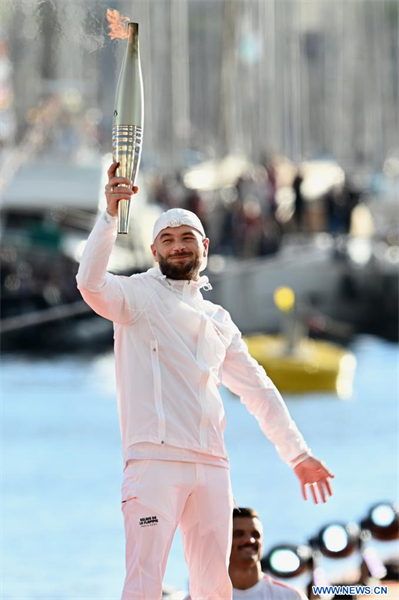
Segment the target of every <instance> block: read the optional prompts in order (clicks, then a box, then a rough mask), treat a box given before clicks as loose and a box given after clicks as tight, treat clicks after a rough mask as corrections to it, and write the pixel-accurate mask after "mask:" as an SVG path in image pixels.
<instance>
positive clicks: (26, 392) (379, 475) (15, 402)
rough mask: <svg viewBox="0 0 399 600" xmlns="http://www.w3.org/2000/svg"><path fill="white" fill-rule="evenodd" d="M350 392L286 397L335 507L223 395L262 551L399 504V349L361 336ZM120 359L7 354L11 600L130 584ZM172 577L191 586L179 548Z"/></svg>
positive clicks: (5, 449) (6, 588)
mask: <svg viewBox="0 0 399 600" xmlns="http://www.w3.org/2000/svg"><path fill="white" fill-rule="evenodd" d="M352 349H353V351H354V353H355V355H356V357H357V360H358V369H357V374H356V380H355V386H354V396H353V398H352V400H350V401H349V402H341V401H339V400H337V398H336V397H335V396H333V395H329V394H323V395H301V396H286V400H287V404H288V406H289V409H290V411H291V414H292V415H293V417H294V419H295V420H296V422H297V424H298V426H299V427H300V429H301V431H302V432H303V434H304V435H305V438H306V439H307V441H308V443H309V445H310V446H311V447H312V449H313V451H314V453H315V454H317V455H318V456H320V457H321V458H323V460H325V462H326V463H327V464H328V466H329V467H330V468H331V469H332V470H333V471H334V472H335V474H336V480H335V482H334V491H335V495H334V497H333V498H332V499H331V500H330V501H329V502H328V504H327V505H323V506H314V505H312V504H310V503H305V502H303V501H302V499H301V496H300V491H299V486H298V484H297V481H296V479H295V477H294V476H293V474H292V473H291V472H290V469H289V468H287V467H286V466H285V465H284V464H283V463H282V462H281V461H280V459H279V458H278V456H277V454H276V453H275V450H274V448H273V447H272V446H271V444H270V443H269V442H268V441H267V440H266V439H265V438H264V436H263V434H262V433H261V431H260V430H259V428H258V425H257V423H256V421H255V419H254V418H253V417H251V416H250V415H249V414H248V413H247V411H246V410H245V408H244V407H243V406H242V405H241V404H240V402H239V401H238V400H237V399H236V398H233V397H232V396H231V395H230V394H229V393H228V392H224V398H225V407H226V413H227V419H228V422H227V431H226V444H227V447H228V450H229V454H230V458H231V463H232V481H233V489H234V495H235V498H236V500H237V502H238V504H239V505H245V506H253V507H255V508H256V509H257V510H258V511H259V513H260V515H261V517H262V520H263V522H264V526H265V538H266V539H265V542H266V549H267V547H269V546H271V545H272V544H273V543H276V542H279V541H283V540H285V541H292V542H302V541H304V540H306V539H307V538H308V537H309V536H310V535H312V534H314V533H316V531H317V530H318V528H320V526H322V525H323V524H324V523H325V522H327V521H329V520H331V519H339V520H341V521H342V520H343V521H347V520H356V521H357V520H359V519H360V518H362V517H363V516H364V513H365V512H366V509H367V508H368V506H369V505H370V504H372V503H373V502H376V501H378V500H381V499H382V500H384V499H387V500H396V494H397V488H398V458H397V457H398V445H397V428H398V410H397V399H398V361H397V351H398V346H397V345H395V344H389V343H387V342H384V341H381V340H378V339H375V338H371V337H359V338H358V339H357V341H356V343H355V344H354V345H353V348H352ZM114 386H115V381H114V367H113V356H112V353H107V354H104V355H101V356H95V357H87V356H85V357H81V356H75V357H55V358H53V359H51V360H50V359H49V358H38V359H32V358H31V357H30V358H27V357H22V356H20V357H18V356H15V355H14V356H11V355H6V356H3V373H2V398H3V401H2V419H1V421H2V430H3V432H2V433H3V442H2V471H3V476H2V479H3V481H2V519H1V520H2V546H3V552H4V558H3V574H2V577H1V579H2V588H3V589H2V594H3V595H2V596H1V597H2V598H3V599H4V600H17V599H18V600H21V599H29V600H31V599H32V600H33V599H40V600H57V599H61V598H62V599H64V600H72V599H73V600H77V599H78V598H79V599H83V598H85V599H87V600H88V599H92V600H94V599H95V600H99V599H102V600H104V599H118V598H119V596H120V592H121V587H122V583H123V577H124V536H123V522H122V514H121V512H120V509H119V506H120V504H119V502H120V483H121V474H122V460H121V445H120V440H119V429H118V422H117V412H116V402H115V391H114ZM165 582H166V583H169V584H172V585H175V586H176V587H179V588H181V589H186V588H187V570H186V566H185V563H184V559H183V555H182V549H181V541H180V538H179V536H176V539H175V542H174V544H173V546H172V551H171V555H170V558H169V564H168V568H167V573H166V577H165Z"/></svg>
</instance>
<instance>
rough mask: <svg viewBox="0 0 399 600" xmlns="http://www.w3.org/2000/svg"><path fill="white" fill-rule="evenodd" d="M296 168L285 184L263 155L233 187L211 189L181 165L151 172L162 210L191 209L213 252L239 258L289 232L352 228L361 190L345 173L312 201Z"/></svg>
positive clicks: (269, 247) (257, 253) (262, 250)
mask: <svg viewBox="0 0 399 600" xmlns="http://www.w3.org/2000/svg"><path fill="white" fill-rule="evenodd" d="M292 168H293V169H294V173H293V175H292V176H291V181H289V183H288V184H287V181H284V182H280V181H279V179H281V178H280V177H279V176H278V173H277V169H276V168H275V166H274V165H273V162H266V161H263V162H262V163H260V164H258V165H254V166H252V167H251V168H250V169H248V170H247V172H245V173H243V174H241V175H240V176H239V177H238V178H237V179H236V181H235V183H234V185H232V186H231V187H230V188H228V189H221V190H212V191H200V190H196V189H191V188H189V187H187V185H186V184H185V177H184V172H183V171H177V172H175V173H170V174H167V175H164V176H155V177H153V179H152V182H151V184H150V189H149V196H150V198H152V200H153V201H154V202H155V203H157V204H158V205H159V206H160V207H161V208H162V209H163V210H168V209H169V208H174V207H182V208H186V209H188V210H191V211H193V212H194V213H195V214H197V215H198V217H199V218H200V219H201V221H202V222H203V223H204V227H205V231H206V232H207V235H208V236H209V237H210V238H211V241H212V252H216V253H218V254H223V255H228V256H234V257H237V258H241V259H248V258H254V257H261V256H266V255H270V254H273V253H275V252H277V251H278V249H279V247H280V245H281V242H282V239H283V236H284V234H286V233H299V234H306V233H310V232H312V231H327V232H329V233H331V234H333V235H338V234H347V233H349V231H350V224H351V215H352V212H353V210H354V208H355V206H356V205H357V204H358V203H359V200H360V197H361V192H360V190H359V189H358V188H357V187H355V185H354V184H353V183H352V182H351V181H350V179H349V178H347V177H346V178H345V179H344V180H343V181H342V182H341V183H340V185H336V186H330V187H329V188H328V189H327V190H326V191H325V193H323V194H322V195H321V196H320V197H319V198H318V199H317V201H315V202H308V200H307V198H306V196H305V194H304V192H303V184H304V180H305V176H304V174H303V173H302V172H301V169H300V167H292ZM292 168H291V170H292Z"/></svg>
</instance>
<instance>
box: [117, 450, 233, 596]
mask: <svg viewBox="0 0 399 600" xmlns="http://www.w3.org/2000/svg"><path fill="white" fill-rule="evenodd" d="M122 512H123V515H124V519H125V534H126V579H125V585H124V588H123V593H122V600H161V598H162V579H163V576H164V573H165V569H166V563H167V559H168V555H169V550H170V547H171V544H172V540H173V536H174V533H175V531H176V527H177V526H178V525H179V527H180V531H181V534H182V539H183V547H184V555H185V559H186V562H187V564H188V568H189V577H190V595H191V598H192V600H231V598H232V586H231V582H230V578H229V575H228V563H229V557H230V551H231V535H232V533H231V532H232V512H233V495H232V492H231V485H230V472H229V470H228V469H224V468H221V467H214V466H209V465H203V464H194V463H184V462H175V461H159V460H134V461H130V462H129V464H128V466H127V468H126V469H125V476H124V480H123V485H122Z"/></svg>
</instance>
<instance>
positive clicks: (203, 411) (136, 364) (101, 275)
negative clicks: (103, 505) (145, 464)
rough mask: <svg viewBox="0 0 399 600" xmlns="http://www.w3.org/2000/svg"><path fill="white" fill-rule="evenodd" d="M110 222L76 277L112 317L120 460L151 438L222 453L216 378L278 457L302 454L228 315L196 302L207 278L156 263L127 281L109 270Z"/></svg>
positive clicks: (274, 393)
mask: <svg viewBox="0 0 399 600" xmlns="http://www.w3.org/2000/svg"><path fill="white" fill-rule="evenodd" d="M116 222H117V219H116V218H113V217H110V216H109V215H108V214H107V213H104V214H103V215H102V216H101V217H100V218H99V219H98V221H97V223H96V225H95V227H94V228H93V231H92V233H91V234H90V236H89V239H88V241H87V244H86V246H85V250H84V252H83V256H82V260H81V263H80V267H79V271H78V275H77V282H78V287H79V290H80V292H81V294H82V296H83V298H84V299H85V301H86V302H87V303H88V304H89V305H90V306H91V307H92V308H93V310H95V312H97V313H98V314H99V315H101V316H103V317H105V318H107V319H110V320H112V321H113V322H114V338H115V362H116V378H117V388H118V411H119V422H120V429H121V435H122V445H123V453H124V456H126V454H127V449H128V448H129V446H131V445H132V444H136V443H140V442H152V443H154V444H168V445H172V446H177V447H180V448H185V449H188V450H193V451H197V452H202V453H206V454H210V455H212V456H215V457H220V458H226V457H227V454H226V449H225V445H224V441H223V431H224V428H225V413H224V408H223V403H222V400H221V397H220V394H219V390H218V387H219V386H220V385H221V383H223V384H224V385H225V386H226V387H227V388H229V389H230V390H231V391H232V392H234V393H235V394H237V395H238V396H240V398H241V402H242V403H243V404H245V406H246V407H247V409H248V410H249V412H250V413H251V414H253V415H255V417H256V418H257V420H258V421H259V424H260V427H261V428H262V431H263V432H264V433H265V435H266V436H267V437H268V438H269V439H270V440H271V441H272V442H273V444H274V445H275V446H276V449H277V451H278V452H279V454H280V456H281V458H282V459H283V460H284V461H286V462H289V461H291V460H293V459H294V458H296V457H297V456H298V455H300V454H302V453H304V452H307V451H308V450H309V449H308V447H307V445H306V443H305V441H304V439H303V437H302V435H301V434H300V432H299V431H298V429H297V427H296V425H295V423H294V422H293V420H292V419H291V418H290V415H289V413H288V411H287V408H286V406H285V404H284V402H283V400H282V398H281V396H280V394H279V392H278V390H277V389H276V387H275V386H274V384H273V383H272V381H271V380H270V379H269V378H268V377H267V375H266V373H265V371H264V369H263V368H262V367H260V366H259V365H258V363H257V362H256V361H255V360H254V359H253V358H251V356H250V355H249V353H248V350H247V346H246V345H245V343H244V342H243V341H242V339H241V334H240V331H239V330H238V328H237V327H236V325H235V324H234V323H233V321H232V320H231V317H230V315H229V313H228V312H227V311H226V310H224V309H223V308H222V307H221V306H218V305H216V304H213V303H212V302H209V301H208V300H204V299H203V297H202V294H201V289H202V288H203V287H205V286H207V285H208V286H209V284H208V278H207V277H204V276H203V277H201V278H200V279H199V280H198V281H175V280H170V279H167V278H166V277H165V276H164V275H162V273H161V271H160V270H159V269H158V268H152V269H149V270H148V271H147V272H145V273H140V274H138V275H132V276H131V277H120V276H114V275H111V274H110V273H107V271H106V268H107V263H108V259H109V256H110V254H111V251H112V248H113V245H114V242H115V240H116V236H117V227H116Z"/></svg>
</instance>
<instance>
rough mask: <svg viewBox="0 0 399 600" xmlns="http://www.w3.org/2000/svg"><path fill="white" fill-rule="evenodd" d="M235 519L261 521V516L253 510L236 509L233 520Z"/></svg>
mask: <svg viewBox="0 0 399 600" xmlns="http://www.w3.org/2000/svg"><path fill="white" fill-rule="evenodd" d="M235 517H250V518H251V519H259V515H258V513H257V512H256V510H254V509H253V508H241V507H239V508H235V509H234V510H233V519H235Z"/></svg>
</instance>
